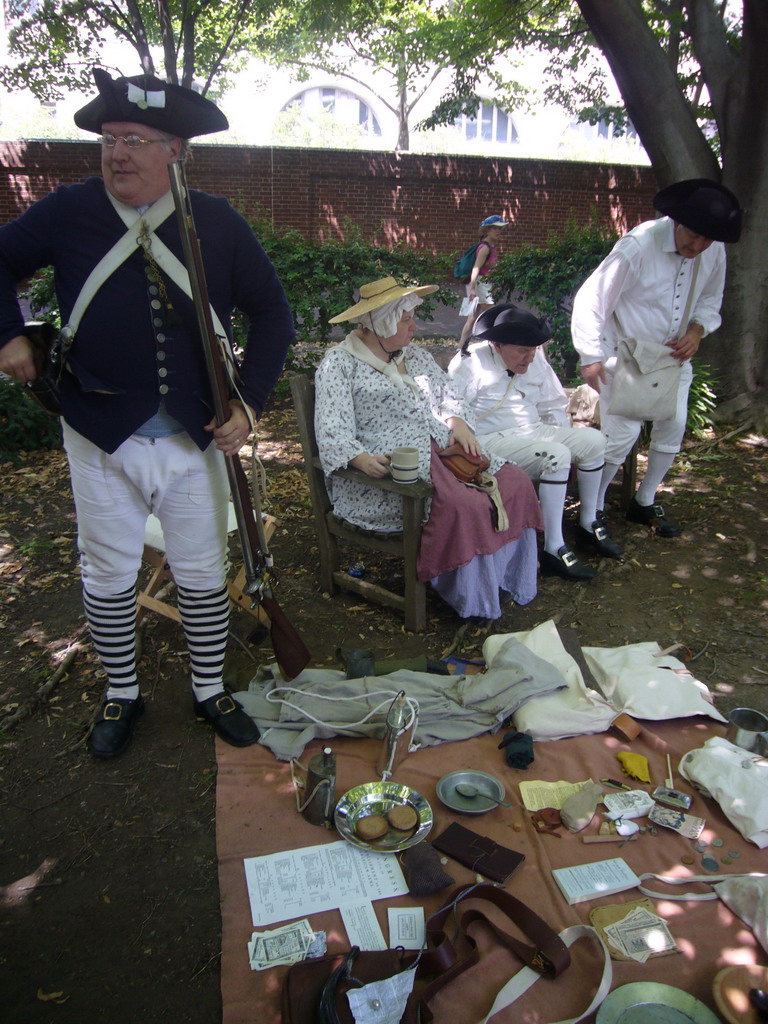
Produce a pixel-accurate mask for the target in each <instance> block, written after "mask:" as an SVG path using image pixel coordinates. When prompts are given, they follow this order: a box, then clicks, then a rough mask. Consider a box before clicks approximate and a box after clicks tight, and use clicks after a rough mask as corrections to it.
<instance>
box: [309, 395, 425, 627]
mask: <svg viewBox="0 0 768 1024" xmlns="http://www.w3.org/2000/svg"><path fill="white" fill-rule="evenodd" d="M291 394H292V395H293V404H294V406H295V409H296V418H297V420H298V424H299V437H300V438H301V447H302V450H303V452H304V467H305V469H306V473H307V479H308V481H309V491H310V496H311V498H312V511H313V514H314V519H315V529H316V531H317V540H318V547H319V549H320V585H321V586H322V588H323V590H326V591H327V592H328V593H329V594H333V593H335V591H336V590H337V589H341V590H348V591H352V593H354V594H359V595H360V596H361V597H364V598H365V599H366V600H368V601H372V602H373V603H374V604H381V605H385V606H386V607H388V608H396V609H398V611H401V612H403V613H404V616H405V628H406V629H409V630H411V631H412V632H414V633H419V632H421V630H423V629H424V628H425V627H426V624H427V607H426V587H425V585H424V584H423V583H420V582H419V580H418V577H417V576H416V559H417V558H418V554H419V546H420V544H421V531H422V525H421V524H422V520H423V518H424V502H425V500H426V499H427V498H428V497H429V495H430V494H432V492H433V490H434V488H433V487H432V485H431V484H428V483H426V482H425V481H423V480H417V481H416V483H415V484H400V483H395V481H394V480H391V479H390V478H389V477H387V478H386V479H384V480H376V479H374V478H373V477H370V476H366V474H365V473H362V472H360V470H357V469H338V470H336V472H335V473H334V474H333V475H334V476H338V477H342V478H344V479H346V480H359V481H361V482H364V483H365V484H366V485H367V486H369V487H372V488H376V489H377V490H383V491H393V492H394V493H395V494H399V495H400V496H401V497H402V501H403V530H402V533H396V534H384V533H378V532H372V531H369V530H361V529H360V528H358V527H356V526H353V525H352V524H351V523H347V522H345V521H344V520H343V519H339V518H338V516H335V515H334V513H333V508H332V506H331V501H330V498H329V497H328V491H327V489H326V486H325V474H324V473H323V469H322V466H321V464H320V459H319V457H318V454H317V441H316V439H315V385H314V383H313V382H312V381H311V380H309V379H308V378H307V377H304V376H301V375H297V376H295V377H292V378H291ZM339 541H343V542H344V543H345V544H348V545H350V546H351V547H358V548H363V549H364V550H368V551H380V552H383V553H384V554H387V555H396V556H398V557H400V558H402V559H403V563H404V564H403V576H404V579H405V588H404V589H405V593H404V594H398V593H395V592H394V591H392V590H388V589H387V588H386V587H383V586H381V585H379V584H377V583H370V582H368V581H367V580H364V579H358V578H357V577H356V576H350V574H349V573H348V572H346V571H345V570H343V569H342V568H341V562H340V555H339Z"/></svg>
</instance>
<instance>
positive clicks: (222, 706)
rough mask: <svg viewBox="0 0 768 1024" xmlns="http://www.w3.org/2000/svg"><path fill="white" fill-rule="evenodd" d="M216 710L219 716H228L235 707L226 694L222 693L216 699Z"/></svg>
mask: <svg viewBox="0 0 768 1024" xmlns="http://www.w3.org/2000/svg"><path fill="white" fill-rule="evenodd" d="M216 710H217V711H218V712H219V714H220V715H229V714H230V713H231V712H232V711H236V710H237V705H236V704H235V702H234V701H233V700H232V698H231V697H230V696H229V694H228V693H223V694H222V695H221V696H220V697H217V698H216Z"/></svg>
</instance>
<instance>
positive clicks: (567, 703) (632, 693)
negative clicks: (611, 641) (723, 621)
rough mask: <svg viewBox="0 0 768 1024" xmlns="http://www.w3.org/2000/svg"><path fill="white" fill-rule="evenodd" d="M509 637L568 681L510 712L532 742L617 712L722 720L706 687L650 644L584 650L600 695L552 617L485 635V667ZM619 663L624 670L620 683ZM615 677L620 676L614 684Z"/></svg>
mask: <svg viewBox="0 0 768 1024" xmlns="http://www.w3.org/2000/svg"><path fill="white" fill-rule="evenodd" d="M510 636H512V637H515V638H516V639H518V640H519V641H520V643H522V644H524V645H525V646H526V647H528V648H529V649H530V650H532V651H533V652H534V653H535V654H538V655H539V657H541V658H543V659H544V660H545V661H548V662H550V664H552V665H554V666H555V667H556V668H557V669H559V671H560V673H561V674H562V675H563V676H564V678H565V680H566V682H567V684H568V686H567V689H565V690H560V691H558V692H556V693H551V694H547V695H546V696H543V697H537V698H536V700H532V701H529V702H528V703H527V704H525V705H524V706H523V707H521V708H520V709H519V711H517V712H516V714H515V715H514V722H515V728H516V729H518V730H519V731H520V732H527V733H530V735H531V736H532V737H533V738H534V740H560V739H565V738H566V737H567V736H587V735H591V734H593V733H599V732H605V731H606V730H607V729H608V727H609V726H610V724H611V722H612V721H613V719H614V718H615V717H616V715H617V714H619V713H620V712H622V711H626V712H627V714H629V715H633V716H635V717H637V718H647V719H650V720H653V721H657V720H661V719H667V718H682V717H687V716H689V715H707V716H708V717H709V718H714V719H715V720H716V721H718V722H723V721H725V719H724V718H723V716H722V715H721V714H720V712H719V711H716V710H715V708H714V707H713V706H712V704H711V697H710V694H709V691H708V690H707V688H706V686H705V685H704V684H703V683H700V682H699V681H698V680H696V679H694V678H693V676H690V674H689V673H688V672H687V670H686V669H685V668H684V667H683V666H682V665H681V664H680V663H679V662H677V661H676V659H667V658H666V657H662V658H659V657H657V655H658V654H660V652H661V648H660V647H659V646H658V644H656V643H646V644H629V645H627V646H626V647H615V648H610V647H605V648H595V647H591V648H584V655H585V657H586V658H587V662H588V664H589V666H590V669H591V670H592V671H593V673H595V679H596V681H597V683H598V685H600V686H601V688H603V689H604V692H605V696H602V695H601V694H599V693H597V692H596V691H595V690H591V689H589V688H588V687H587V686H586V684H585V682H584V678H583V676H582V674H581V670H580V668H579V666H578V664H577V663H576V661H575V659H574V658H572V657H571V655H570V654H568V652H567V651H566V649H565V647H564V646H563V643H562V641H561V639H560V636H559V634H558V632H557V628H556V626H555V623H554V622H553V621H552V620H549V621H548V622H543V623H540V624H539V625H538V626H535V627H534V628H533V629H531V630H527V631H524V632H521V633H506V634H496V635H495V636H489V637H488V639H487V640H486V641H485V643H484V644H483V657H484V658H485V661H486V663H487V665H488V667H489V669H492V668H493V667H494V661H495V659H496V658H498V657H499V653H500V651H501V649H502V647H503V644H504V641H505V640H506V639H507V638H508V637H510ZM588 652H589V654H588ZM596 655H597V656H596ZM666 660H671V661H673V662H674V664H675V666H676V667H675V668H672V669H670V668H667V667H665V665H664V663H665V662H666ZM660 663H661V664H660ZM622 664H624V665H625V667H626V672H627V682H626V685H625V680H624V678H623V669H622V668H621V666H622ZM596 669H597V672H595V670H596ZM608 669H610V671H609V670H608ZM615 675H618V677H620V680H621V682H620V683H619V680H618V679H615V678H614V676H615ZM689 676H690V678H689ZM606 687H607V689H606ZM667 690H669V691H670V692H669V693H667V692H666V691H667Z"/></svg>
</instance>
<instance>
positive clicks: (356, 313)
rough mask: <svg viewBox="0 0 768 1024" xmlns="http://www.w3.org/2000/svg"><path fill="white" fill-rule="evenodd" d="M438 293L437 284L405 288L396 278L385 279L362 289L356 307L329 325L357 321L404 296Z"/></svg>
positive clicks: (336, 317) (340, 315) (366, 285)
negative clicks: (364, 314) (365, 314)
mask: <svg viewBox="0 0 768 1024" xmlns="http://www.w3.org/2000/svg"><path fill="white" fill-rule="evenodd" d="M436 291H437V285H436V284H422V285H414V286H413V287H405V286H404V285H401V284H398V283H397V281H396V280H395V279H394V277H383V278H382V279H381V280H380V281H371V282H370V283H369V284H364V285H363V286H362V287H361V288H360V299H359V301H358V302H356V303H355V305H354V306H350V307H349V309H345V310H344V312H343V313H339V314H338V315H337V316H334V317H332V318H331V319H330V320H329V321H328V323H329V324H340V323H342V322H343V321H344V320H357V318H358V317H360V316H362V315H363V313H370V312H371V310H373V309H379V307H380V306H386V304H387V303H388V302H394V301H395V299H401V298H402V297H403V296H404V295H419V296H423V295H431V294H432V293H433V292H436Z"/></svg>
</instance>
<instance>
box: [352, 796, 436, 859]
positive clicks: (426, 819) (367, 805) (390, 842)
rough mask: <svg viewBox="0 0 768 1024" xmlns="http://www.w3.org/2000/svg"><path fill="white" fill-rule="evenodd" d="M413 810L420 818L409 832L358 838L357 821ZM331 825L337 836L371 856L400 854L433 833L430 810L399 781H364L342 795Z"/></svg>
mask: <svg viewBox="0 0 768 1024" xmlns="http://www.w3.org/2000/svg"><path fill="white" fill-rule="evenodd" d="M401 806H408V807H412V808H413V809H414V811H416V813H417V814H418V816H419V821H418V824H417V825H416V826H415V827H414V828H413V829H412V830H411V831H410V832H401V831H400V830H399V829H396V828H390V829H389V831H388V832H386V833H385V835H383V836H382V837H381V838H380V839H372V840H365V839H361V838H360V836H359V835H357V834H356V832H355V822H356V821H357V820H358V818H366V817H367V816H368V815H369V814H380V815H382V817H384V818H386V816H387V812H388V811H391V810H392V808H393V807H401ZM333 823H334V825H335V826H336V831H337V832H338V833H339V835H340V836H341V837H342V838H343V839H346V840H347V842H348V843H352V845H353V846H357V847H359V848H360V849H361V850H370V851H371V852H372V853H399V852H400V851H401V850H407V849H408V848H409V847H411V846H415V845H416V844H417V843H420V842H421V841H422V840H423V839H426V838H427V836H428V835H429V833H430V831H431V830H432V808H431V807H430V806H429V804H428V803H427V801H426V800H425V799H424V797H423V796H422V795H421V793H417V792H416V790H415V789H411V788H410V786H404V785H403V784H402V783H400V782H365V783H363V785H362V786H355V787H354V789H350V790H349V791H348V792H346V793H345V794H344V796H343V797H342V798H341V800H339V802H338V803H337V804H336V811H335V812H334V816H333Z"/></svg>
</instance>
